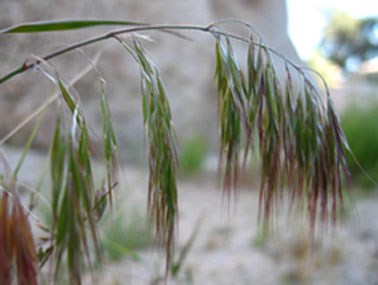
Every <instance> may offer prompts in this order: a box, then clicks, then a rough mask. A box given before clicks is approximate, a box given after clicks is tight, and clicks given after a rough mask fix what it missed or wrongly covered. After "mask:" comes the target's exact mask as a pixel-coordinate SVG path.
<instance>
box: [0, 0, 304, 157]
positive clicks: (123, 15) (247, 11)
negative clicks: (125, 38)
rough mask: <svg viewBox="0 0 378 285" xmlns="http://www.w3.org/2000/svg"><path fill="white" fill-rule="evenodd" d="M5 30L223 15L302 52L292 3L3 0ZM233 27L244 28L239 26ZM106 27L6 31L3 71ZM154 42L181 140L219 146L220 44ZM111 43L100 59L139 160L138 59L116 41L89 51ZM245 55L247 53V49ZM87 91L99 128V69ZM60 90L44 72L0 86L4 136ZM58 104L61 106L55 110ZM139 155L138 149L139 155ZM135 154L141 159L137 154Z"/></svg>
mask: <svg viewBox="0 0 378 285" xmlns="http://www.w3.org/2000/svg"><path fill="white" fill-rule="evenodd" d="M0 7H1V9H0V16H1V17H0V19H1V20H0V27H6V26H9V25H12V24H16V23H19V22H27V21H38V20H51V19H72V18H76V19H77V18H112V19H127V20H137V21H146V22H150V23H193V24H206V23H209V22H212V21H214V20H218V19H223V18H237V19H241V20H245V21H248V22H251V23H252V24H253V25H254V26H255V27H256V30H258V31H259V32H260V33H261V34H262V35H263V37H264V39H265V40H266V42H267V43H268V44H269V45H271V46H272V47H273V48H275V49H277V50H278V51H279V52H281V53H283V54H286V55H287V56H288V57H290V58H292V59H293V60H294V61H297V60H298V58H297V55H296V53H295V50H294V48H293V46H292V44H291V42H290V40H289V38H288V35H287V30H286V26H287V18H286V10H285V1H283V0H269V1H267V0H265V1H256V0H255V1H247V0H238V1H226V0H222V1H220V0H219V1H218V0H208V1H195V0H191V1H175V0H157V1H131V0H127V1H117V0H109V1H89V0H83V1H73V0H67V1H60V2H53V1H33V2H29V1H22V0H20V1H11V0H6V1H2V3H1V4H0ZM232 26H233V25H230V28H231V30H232V31H237V32H238V31H240V30H241V29H240V28H238V29H236V28H233V27H232ZM102 30H104V29H102V28H101V29H88V30H84V31H79V32H77V33H76V32H75V33H73V32H67V33H64V34H38V35H11V36H10V35H2V36H0V61H1V62H2V64H1V66H0V74H4V73H5V72H6V71H9V70H10V69H11V68H13V67H15V66H17V65H19V64H22V62H23V60H25V59H28V60H33V56H32V55H34V54H36V55H39V56H41V55H44V54H46V53H48V52H49V51H52V50H54V49H56V48H59V47H62V46H64V45H66V44H68V43H71V42H74V41H76V40H78V39H82V38H87V37H90V36H93V35H95V34H96V33H99V31H102ZM149 35H151V38H152V39H153V40H154V41H153V42H145V46H146V48H147V49H148V51H149V53H150V54H151V56H152V58H153V59H154V60H155V61H156V63H157V65H158V66H159V68H160V70H161V73H162V77H163V80H164V82H165V86H166V89H167V93H168V96H169V99H170V103H171V106H172V112H173V119H174V123H175V125H176V129H177V134H178V137H179V139H180V140H182V139H185V137H190V136H192V135H193V134H196V133H199V134H200V135H203V136H205V137H207V138H208V139H209V141H210V144H212V145H213V146H215V145H216V143H215V138H216V136H217V130H216V129H217V125H216V120H215V118H216V102H215V96H214V83H213V82H212V78H213V68H214V63H213V50H214V42H213V40H212V39H211V37H209V36H208V35H204V34H201V33H192V32H190V33H185V35H187V36H189V37H190V38H193V41H185V40H182V39H179V38H177V37H174V36H171V35H167V34H163V33H159V32H155V33H149ZM102 48H105V49H106V50H105V52H104V54H103V56H102V58H101V60H100V62H99V64H98V69H99V71H100V72H101V75H102V77H103V78H104V79H105V80H106V82H107V89H106V91H107V94H108V96H109V98H110V105H111V110H112V117H113V119H114V123H115V126H116V130H117V132H118V135H119V141H120V144H121V146H122V147H126V149H127V148H128V150H129V151H128V152H129V153H122V157H126V158H136V157H138V156H139V153H140V151H139V150H140V146H141V142H142V140H143V128H142V119H141V111H140V109H141V107H140V104H141V102H140V95H139V72H138V70H137V66H136V65H135V63H134V62H133V61H132V59H131V58H130V56H129V55H128V54H127V53H126V52H124V50H123V49H122V47H121V46H120V45H118V44H117V43H115V41H109V42H107V43H104V44H98V45H94V46H93V47H89V48H85V49H84V52H85V54H86V55H87V56H89V57H93V54H94V53H95V51H96V50H99V49H102ZM241 57H244V54H241ZM51 64H52V65H51V66H49V69H50V70H52V72H53V70H54V69H57V71H58V72H59V73H60V74H61V76H62V78H64V79H66V80H70V78H72V77H74V76H75V75H76V74H77V73H78V72H79V71H80V70H81V69H82V68H83V67H84V66H86V65H87V64H88V59H87V57H86V56H84V55H83V53H80V52H72V53H70V54H67V55H65V56H63V57H61V58H59V59H54V60H53V61H52V62H51ZM74 87H75V88H76V90H77V92H78V93H79V94H80V96H81V101H82V105H83V106H84V109H85V113H86V114H87V115H88V118H89V121H90V123H91V125H92V126H93V128H94V129H98V128H99V126H100V121H101V120H100V113H99V110H98V106H99V103H98V100H97V97H98V90H99V84H98V76H97V75H96V73H95V72H91V73H90V74H88V75H86V76H85V77H84V78H82V80H81V81H80V82H79V83H77V84H76V85H75V86H74ZM55 89H56V88H55V87H54V85H53V84H51V82H49V81H48V80H46V79H44V78H43V75H41V74H40V73H38V72H34V74H27V75H21V76H17V77H16V78H14V79H12V80H11V81H10V82H7V83H6V84H4V85H2V86H1V88H0V121H1V122H2V123H1V126H0V137H3V136H4V135H5V134H6V133H8V132H9V131H10V130H12V129H13V128H14V127H15V126H16V125H17V124H18V123H19V122H21V121H22V120H23V119H24V118H25V117H27V116H28V115H29V114H30V113H31V112H33V110H35V109H36V108H38V106H40V105H41V104H42V103H43V102H44V101H45V100H46V98H47V97H48V96H50V94H52V93H53V92H54V90H55ZM54 106H55V108H54ZM55 114H56V104H53V106H52V108H50V109H49V111H47V112H46V117H47V118H46V120H45V122H44V124H43V125H42V130H43V131H42V132H40V134H39V135H38V137H37V139H36V143H35V147H40V148H42V147H46V146H47V145H48V144H49V140H50V137H51V133H52V128H53V125H54V122H55V120H54V117H55ZM32 127H33V124H28V125H27V126H26V127H25V128H24V131H22V132H19V134H18V135H17V136H15V137H14V138H12V140H11V143H13V144H17V145H22V144H23V142H24V141H25V140H26V138H27V136H28V134H29V133H30V131H31V129H32ZM134 153H136V154H134ZM134 156H135V157H134Z"/></svg>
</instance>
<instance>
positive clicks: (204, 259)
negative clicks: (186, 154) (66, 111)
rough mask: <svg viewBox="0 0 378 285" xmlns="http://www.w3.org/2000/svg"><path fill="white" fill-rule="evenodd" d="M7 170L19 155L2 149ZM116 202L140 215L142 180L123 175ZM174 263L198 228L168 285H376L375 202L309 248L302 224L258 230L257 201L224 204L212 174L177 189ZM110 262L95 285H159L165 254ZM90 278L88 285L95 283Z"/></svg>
mask: <svg viewBox="0 0 378 285" xmlns="http://www.w3.org/2000/svg"><path fill="white" fill-rule="evenodd" d="M2 149H3V150H4V152H5V153H6V154H7V157H8V160H9V162H10V164H11V165H15V164H16V162H17V158H18V157H19V156H20V154H21V152H20V151H19V150H17V149H13V148H6V149H4V147H2ZM43 165H44V158H43V156H41V155H39V154H38V153H34V152H32V153H30V155H29V156H28V157H27V159H26V161H25V163H24V166H23V168H22V169H21V176H20V179H21V180H22V181H24V182H25V183H29V184H34V183H35V182H36V179H37V178H38V176H36V175H35V170H40V169H42V168H43ZM121 181H123V183H121V186H120V187H119V189H118V193H116V199H115V203H116V206H118V207H119V206H120V207H121V208H124V209H125V211H127V209H128V208H132V207H133V208H135V207H136V206H137V207H138V210H139V211H140V212H141V213H145V208H146V195H147V192H146V189H147V173H146V172H145V171H144V170H143V171H142V170H136V169H131V168H127V167H126V168H124V169H123V171H122V175H121ZM179 191H180V192H179V208H180V212H179V215H180V216H179V229H178V232H177V249H176V257H175V260H177V257H178V256H179V254H180V252H181V251H182V250H183V248H184V247H185V245H186V244H187V242H188V240H189V238H190V237H191V235H192V234H193V232H194V231H195V228H196V226H197V225H198V224H199V230H198V234H197V235H196V238H195V240H194V243H193V245H192V247H191V248H190V250H189V251H188V253H187V256H186V258H185V260H184V262H183V263H182V267H181V270H180V271H179V273H178V275H177V277H176V278H175V279H172V278H170V279H169V280H168V284H196V285H197V284H201V285H202V284H217V285H218V284H225V285H226V284H227V285H228V284H257V285H281V284H283V285H285V284H290V285H296V284H298V285H299V284H305V285H312V284H313V285H360V284H361V285H378V219H377V207H378V195H370V196H368V197H366V198H359V199H357V198H355V199H353V201H354V204H353V206H350V207H349V208H350V210H349V211H348V214H347V215H345V216H344V217H342V219H341V220H340V224H339V225H338V226H337V227H336V228H335V229H334V230H332V231H329V232H327V233H325V234H323V237H322V238H321V239H318V240H316V241H315V243H314V245H313V247H311V246H310V243H309V240H308V238H307V228H306V226H305V223H304V222H303V219H300V218H298V216H299V215H297V217H292V218H291V219H288V216H287V214H286V211H285V210H283V211H281V212H280V214H279V215H277V218H276V222H275V223H274V228H275V231H274V233H273V234H271V235H270V236H269V238H268V237H267V236H264V235H262V234H261V231H259V230H258V223H257V214H258V204H257V201H258V194H257V191H256V190H253V189H247V188H246V187H244V188H243V189H241V190H240V192H239V194H238V196H237V198H236V199H235V200H234V202H232V203H230V205H229V206H228V205H227V203H225V201H224V200H223V199H222V193H221V191H220V190H219V187H218V186H217V182H216V175H214V172H209V173H205V175H202V177H201V178H200V179H190V180H185V181H183V182H180V185H179ZM138 255H139V257H140V258H139V259H138V260H135V259H131V258H127V257H125V258H124V259H122V260H121V261H120V262H117V263H107V264H106V265H105V268H104V270H103V272H102V275H101V278H100V279H99V284H110V285H113V284H114V285H116V284H132V285H133V284H135V285H138V284H141V285H144V284H146V285H147V284H163V282H162V281H161V277H162V276H163V272H164V267H165V264H164V262H163V260H164V254H163V253H162V252H161V251H159V250H158V249H156V248H150V249H145V250H142V251H141V252H138ZM92 283H93V281H91V279H90V278H88V280H87V281H86V282H85V284H92Z"/></svg>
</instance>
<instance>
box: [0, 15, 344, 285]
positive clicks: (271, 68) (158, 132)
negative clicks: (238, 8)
mask: <svg viewBox="0 0 378 285" xmlns="http://www.w3.org/2000/svg"><path fill="white" fill-rule="evenodd" d="M230 22H231V23H233V24H235V23H236V24H240V25H241V26H243V27H247V28H248V31H249V32H250V37H249V38H246V37H244V36H241V35H238V34H233V33H229V32H227V31H226V30H224V29H223V28H219V26H220V24H225V25H226V24H227V23H230ZM99 25H105V26H109V25H117V26H119V25H122V26H125V25H126V26H130V27H127V28H123V29H120V30H113V31H110V32H107V33H105V34H101V35H99V36H97V37H93V38H89V39H84V40H82V41H80V42H75V43H73V44H71V45H68V46H65V47H63V48H61V49H58V50H56V51H53V52H51V53H50V54H48V55H46V56H44V57H40V58H37V57H36V60H35V61H33V62H25V63H24V64H22V65H21V66H19V67H17V68H16V69H14V70H13V71H11V72H9V73H8V74H6V75H4V76H2V77H0V84H1V83H3V82H6V81H8V80H10V79H11V78H13V77H15V76H16V75H18V74H22V73H24V72H25V71H27V70H30V69H32V68H34V69H36V70H42V69H43V68H42V67H41V66H43V65H44V64H46V63H47V61H49V60H51V59H53V58H55V57H58V56H63V55H64V54H66V53H68V52H70V51H72V50H75V49H78V48H82V47H85V46H88V45H92V44H94V43H97V42H100V41H104V40H108V39H116V40H118V41H119V42H120V43H121V44H122V45H123V46H124V47H125V48H126V50H127V52H128V53H129V54H131V56H132V57H133V58H134V59H135V61H136V62H137V64H138V67H139V70H140V75H141V76H140V77H141V80H140V84H141V101H142V112H143V122H144V128H145V133H146V145H147V150H148V163H149V183H148V201H147V203H148V214H149V220H150V225H151V228H152V229H153V233H154V234H155V236H156V238H157V240H158V242H159V243H160V245H162V246H163V248H164V249H165V252H166V277H167V274H168V272H169V269H170V265H171V259H172V257H173V251H174V245H175V234H176V223H177V219H178V202H177V201H178V191H177V181H176V175H177V168H178V165H179V159H178V155H177V151H176V147H177V142H176V139H175V132H174V128H173V123H172V116H171V111H170V106H169V102H168V98H167V95H166V92H165V89H164V84H163V82H162V79H161V75H160V73H159V69H158V68H157V66H156V65H155V64H154V62H153V61H152V59H151V58H150V56H149V55H148V54H147V52H146V50H145V49H144V47H143V45H142V42H141V40H140V38H141V37H139V38H138V36H137V35H135V33H136V32H142V31H162V32H165V33H170V34H173V35H176V36H178V37H183V36H182V35H181V34H178V33H177V31H184V30H188V31H189V30H190V31H199V32H204V33H208V34H209V35H211V36H213V37H214V38H215V41H216V48H215V55H216V68H215V81H216V85H217V100H218V110H219V116H218V119H219V134H220V135H219V141H220V143H219V145H220V151H219V170H220V174H221V177H222V184H223V188H224V190H225V193H226V194H227V196H228V198H230V197H231V195H232V194H233V193H234V191H235V190H236V189H237V186H238V185H237V184H238V179H239V176H240V172H241V171H242V170H243V166H245V165H246V160H247V159H248V157H249V156H250V154H257V156H258V160H259V163H260V171H261V186H260V199H259V206H260V211H259V213H260V217H261V218H262V220H263V221H264V222H265V224H268V222H269V221H271V217H272V213H273V212H274V211H275V210H276V209H278V208H279V207H280V203H281V202H282V200H283V199H282V198H283V197H284V194H285V195H286V196H288V197H289V198H290V200H291V203H292V205H295V206H298V207H305V208H306V209H307V217H308V219H309V225H310V228H311V229H314V228H315V225H316V222H317V220H318V219H319V218H320V220H321V221H323V222H326V221H328V220H331V221H334V220H335V219H336V216H337V211H338V210H339V209H340V208H341V206H342V202H343V189H344V186H345V183H346V181H347V180H348V177H349V172H348V168H347V164H346V159H345V152H348V151H349V148H348V144H347V142H346V140H345V138H344V134H343V132H342V130H341V127H340V123H339V119H338V117H337V114H336V112H335V109H334V107H333V103H332V100H331V97H330V94H329V92H328V89H327V88H326V89H327V94H326V96H322V95H321V94H320V91H319V89H318V88H317V86H315V85H314V83H313V81H312V80H311V78H310V77H309V76H308V75H307V72H306V70H305V69H303V68H301V67H299V66H297V65H295V64H294V63H292V62H291V61H289V60H288V59H286V58H285V57H284V56H283V55H281V54H279V53H278V52H276V51H275V50H273V49H271V48H269V47H268V46H267V45H266V44H265V43H264V42H263V40H262V38H261V37H260V36H259V35H258V34H257V33H256V32H255V31H254V30H253V29H252V28H251V26H250V25H248V24H247V23H244V22H241V21H235V20H233V21H221V22H218V23H211V24H209V25H207V26H198V25H169V24H161V25H150V24H144V23H136V22H128V21H94V20H88V21H85V20H83V21H54V22H36V23H27V24H21V25H17V26H14V27H11V28H8V29H2V30H0V35H1V34H4V33H20V32H22V33H35V32H54V31H55V32H62V31H66V30H73V29H82V28H88V27H92V26H99ZM121 35H131V36H130V37H127V38H122V37H121ZM133 35H135V36H133ZM256 35H257V37H256ZM234 41H239V42H243V43H244V44H246V49H247V60H246V63H245V66H244V67H243V68H241V67H240V63H239V62H238V59H237V56H236V53H235V52H234V46H233V45H234ZM273 56H275V57H279V58H281V59H282V60H283V62H284V65H285V67H286V68H285V70H286V78H285V80H284V82H282V81H280V80H279V79H278V76H277V74H276V71H275V70H276V69H275V65H274V64H273V61H272V57H273ZM244 70H246V71H244ZM293 72H295V73H296V74H295V76H296V77H298V78H299V79H300V84H299V86H294V83H293ZM44 74H45V75H47V77H48V78H49V79H50V80H51V81H52V82H54V84H55V85H56V87H57V89H58V90H59V93H60V95H61V96H59V99H60V100H59V102H60V104H59V107H60V109H59V112H57V121H56V127H55V131H54V135H53V138H52V142H51V150H50V161H51V163H50V174H51V175H50V176H51V209H52V212H51V215H52V226H51V229H48V231H49V232H50V237H49V239H48V243H49V246H47V247H45V248H44V249H43V248H42V249H40V250H39V251H38V256H39V257H40V259H41V261H40V262H41V265H43V264H44V263H46V261H47V260H51V263H50V264H52V266H51V268H52V274H51V275H53V279H52V280H53V282H55V283H56V282H57V280H58V276H59V273H60V272H62V267H63V263H65V265H66V267H65V268H67V269H68V275H69V282H70V284H81V281H82V275H83V270H84V268H85V267H89V268H91V264H92V263H93V261H94V260H95V261H96V264H98V263H101V251H100V248H99V244H100V241H99V239H100V237H99V235H98V230H97V224H98V221H99V219H100V218H101V217H102V215H103V213H104V211H105V210H106V206H107V204H108V203H107V200H108V199H110V201H111V193H112V190H113V188H114V186H115V185H116V183H117V181H116V170H117V169H116V166H117V162H118V160H117V150H118V146H117V140H116V135H117V134H116V133H115V131H114V129H113V127H112V122H111V118H110V113H111V111H110V109H109V106H108V103H107V97H106V95H105V88H104V86H105V85H104V82H103V81H102V79H101V90H100V96H99V101H100V104H99V108H100V110H101V116H102V135H101V138H102V142H103V159H104V165H105V166H106V171H105V172H106V174H105V178H104V183H103V185H104V186H103V189H99V190H98V189H97V190H96V189H95V185H94V177H93V176H94V175H93V172H92V168H93V159H94V158H95V157H96V156H98V155H97V154H96V153H95V152H94V150H93V147H92V133H91V129H90V126H89V123H88V122H87V121H86V118H85V117H84V113H83V111H82V106H81V103H80V97H79V96H78V94H76V93H74V92H71V91H72V88H71V86H69V84H67V83H66V82H65V81H64V80H63V79H62V78H60V76H59V75H58V74H57V72H55V73H54V75H52V73H48V72H47V71H44ZM33 117H34V114H33ZM34 135H35V133H33V136H34ZM31 140H32V139H31ZM31 140H29V141H31ZM29 147H30V143H29V142H28V143H27V144H26V148H25V149H28V148H29ZM21 164H22V161H21V162H20V164H19V165H18V166H17V170H16V172H15V173H17V172H18V170H19V168H20V167H21ZM5 176H6V175H5ZM5 176H4V175H3V178H2V180H1V183H2V184H1V190H2V198H1V208H0V219H1V221H2V223H1V224H0V246H2V247H3V250H1V251H0V278H1V279H0V281H4V282H3V283H9V282H8V281H9V280H11V279H12V276H11V274H12V267H13V265H12V262H13V260H14V259H15V260H16V261H17V262H16V263H17V266H16V267H17V274H18V280H26V279H28V281H29V283H28V284H36V282H37V281H36V279H35V275H36V270H35V250H34V249H35V246H34V245H33V241H32V235H31V233H30V230H29V223H28V219H27V216H26V215H25V213H24V212H23V207H21V204H20V203H21V202H20V200H19V199H18V196H17V195H16V192H15V191H13V190H11V189H13V188H12V187H13V184H14V183H15V181H16V178H17V177H16V176H17V175H15V176H12V177H11V179H10V180H9V179H8V180H6V179H4V177H5ZM7 177H8V176H7ZM12 183H13V184H12ZM10 193H11V194H12V195H13V196H12V199H13V202H14V204H13V205H10V202H9V194H10ZM15 219H16V220H17V226H16V222H15V221H14V220H15ZM16 230H17V232H16ZM13 237H16V239H14V238H13ZM23 238H24V239H23ZM92 249H94V251H93V250H92ZM16 252H17V253H20V255H17V254H15V253H16ZM93 252H94V253H93ZM25 278H26V279H25ZM20 282H21V281H20ZM22 282H23V281H22ZM22 282H21V283H20V284H26V283H22ZM33 282H34V283H33Z"/></svg>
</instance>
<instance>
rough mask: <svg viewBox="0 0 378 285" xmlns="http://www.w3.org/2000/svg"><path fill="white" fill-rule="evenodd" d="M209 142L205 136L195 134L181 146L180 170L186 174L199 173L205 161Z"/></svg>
mask: <svg viewBox="0 0 378 285" xmlns="http://www.w3.org/2000/svg"><path fill="white" fill-rule="evenodd" d="M206 154H207V142H206V140H205V138H204V137H203V136H200V135H195V136H192V137H190V138H189V139H187V140H186V141H185V142H183V143H182V144H181V147H180V170H181V171H182V173H183V174H184V175H193V174H198V173H199V172H200V171H201V169H202V167H203V163H204V162H205V159H206Z"/></svg>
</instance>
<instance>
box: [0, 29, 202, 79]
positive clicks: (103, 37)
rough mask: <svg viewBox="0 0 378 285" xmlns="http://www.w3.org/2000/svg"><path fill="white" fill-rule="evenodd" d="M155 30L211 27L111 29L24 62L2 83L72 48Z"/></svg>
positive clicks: (6, 76)
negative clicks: (32, 60)
mask: <svg viewBox="0 0 378 285" xmlns="http://www.w3.org/2000/svg"><path fill="white" fill-rule="evenodd" d="M153 30H161V31H164V30H196V31H202V32H208V31H209V27H208V26H196V25H169V24H167V25H165V24H164V25H150V26H142V27H139V26H138V27H133V28H127V29H121V30H116V31H111V32H108V33H105V34H102V35H100V36H96V37H93V38H90V39H87V40H84V41H80V42H77V43H74V44H72V45H69V46H67V47H64V48H61V49H59V50H56V51H54V52H52V53H50V54H48V55H46V56H43V57H41V59H40V60H36V61H35V62H32V63H27V62H24V64H23V65H22V66H20V67H18V68H16V69H14V70H13V71H11V72H9V73H7V74H6V75H4V76H3V77H1V78H0V84H2V83H4V82H5V81H8V80H9V79H11V78H13V77H15V76H16V75H18V74H21V73H23V72H25V71H27V70H29V69H31V68H33V67H35V66H37V65H39V64H40V63H41V62H42V61H48V60H50V59H52V58H55V57H57V56H60V55H62V54H65V53H68V52H70V51H72V50H75V49H77V48H81V47H84V46H88V45H91V44H94V43H97V42H101V41H104V40H108V39H111V38H113V37H115V36H117V35H120V34H129V33H134V32H141V31H153Z"/></svg>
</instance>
